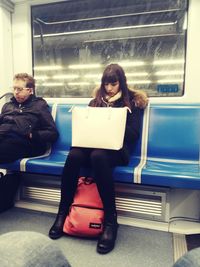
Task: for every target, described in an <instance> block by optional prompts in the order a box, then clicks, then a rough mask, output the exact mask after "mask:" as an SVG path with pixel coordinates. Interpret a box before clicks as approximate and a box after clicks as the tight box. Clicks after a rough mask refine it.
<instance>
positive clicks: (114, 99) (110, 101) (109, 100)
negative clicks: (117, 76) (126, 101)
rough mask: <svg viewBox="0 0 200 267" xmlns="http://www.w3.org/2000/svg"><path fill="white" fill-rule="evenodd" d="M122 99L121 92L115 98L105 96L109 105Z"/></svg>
mask: <svg viewBox="0 0 200 267" xmlns="http://www.w3.org/2000/svg"><path fill="white" fill-rule="evenodd" d="M121 97H122V91H119V92H118V93H117V94H116V95H114V96H109V95H106V96H105V99H106V101H107V102H108V103H113V102H115V101H116V100H118V99H120V98H121Z"/></svg>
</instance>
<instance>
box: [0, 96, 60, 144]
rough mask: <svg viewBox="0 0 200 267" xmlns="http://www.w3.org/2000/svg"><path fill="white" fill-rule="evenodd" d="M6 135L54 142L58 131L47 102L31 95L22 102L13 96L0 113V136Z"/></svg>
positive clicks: (41, 141) (32, 140)
mask: <svg viewBox="0 0 200 267" xmlns="http://www.w3.org/2000/svg"><path fill="white" fill-rule="evenodd" d="M30 133H31V134H32V138H31V139H30ZM5 135H6V136H8V135H9V136H14V137H16V138H17V137H19V138H26V139H30V142H35V143H43V144H44V143H45V144H47V143H52V142H54V141H55V140H56V139H57V137H58V131H57V129H56V125H55V123H54V120H53V118H52V116H51V113H50V111H49V108H48V105H47V102H46V101H45V100H44V99H43V98H41V97H36V96H34V95H31V96H30V97H29V98H28V99H27V100H26V101H25V102H23V103H21V104H20V103H18V102H17V101H16V99H15V98H14V97H12V98H11V100H10V102H8V103H6V104H4V106H3V107H2V112H1V114H0V137H2V136H5Z"/></svg>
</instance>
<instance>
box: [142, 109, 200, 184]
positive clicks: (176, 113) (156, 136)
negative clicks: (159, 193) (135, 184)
mask: <svg viewBox="0 0 200 267" xmlns="http://www.w3.org/2000/svg"><path fill="white" fill-rule="evenodd" d="M199 148H200V106H199V105H153V106H151V108H150V115H149V130H148V145H147V159H146V164H145V166H144V168H143V169H142V175H141V183H142V184H146V185H158V186H168V187H175V188H191V189H200V172H199Z"/></svg>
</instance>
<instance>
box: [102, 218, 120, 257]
mask: <svg viewBox="0 0 200 267" xmlns="http://www.w3.org/2000/svg"><path fill="white" fill-rule="evenodd" d="M117 229H118V223H117V222H113V223H111V222H105V224H104V229H103V233H102V234H101V236H100V238H99V240H98V243H97V252H98V253H100V254H106V253H108V252H110V251H111V250H113V248H114V246H115V240H116V238H117Z"/></svg>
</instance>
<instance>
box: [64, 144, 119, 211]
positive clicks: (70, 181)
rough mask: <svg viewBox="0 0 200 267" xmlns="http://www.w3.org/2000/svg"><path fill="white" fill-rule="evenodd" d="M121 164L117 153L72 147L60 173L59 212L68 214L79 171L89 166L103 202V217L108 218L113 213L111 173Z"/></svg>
mask: <svg viewBox="0 0 200 267" xmlns="http://www.w3.org/2000/svg"><path fill="white" fill-rule="evenodd" d="M123 164H124V163H123V159H122V158H121V154H120V152H119V151H114V150H105V149H89V148H78V147H73V148H72V149H71V150H70V152H69V155H68V157H67V160H66V162H65V166H64V169H63V173H62V179H61V201H60V207H59V210H60V211H63V210H66V212H68V209H69V207H70V205H71V203H72V201H73V198H74V194H75V191H76V187H77V183H78V178H79V173H80V169H81V167H88V166H90V167H91V169H92V171H93V174H94V177H93V178H94V180H95V182H96V184H97V188H98V191H99V194H100V197H101V200H102V202H103V206H104V211H105V215H106V214H107V215H108V216H109V214H113V213H115V211H116V207H115V191H114V181H113V177H112V171H113V167H115V166H117V165H123Z"/></svg>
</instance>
